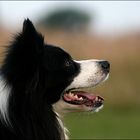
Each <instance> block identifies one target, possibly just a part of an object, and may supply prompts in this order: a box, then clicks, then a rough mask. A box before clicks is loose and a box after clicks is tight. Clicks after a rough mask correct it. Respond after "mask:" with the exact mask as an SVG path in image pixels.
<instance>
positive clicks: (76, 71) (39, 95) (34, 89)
mask: <svg viewBox="0 0 140 140" xmlns="http://www.w3.org/2000/svg"><path fill="white" fill-rule="evenodd" d="M109 67H110V65H109V62H108V61H104V60H94V59H92V60H84V61H75V60H73V59H72V57H71V56H70V55H69V54H68V53H67V52H65V51H64V50H62V49H61V48H59V47H57V46H53V45H49V44H45V43H44V38H43V36H42V35H41V34H40V33H38V32H37V31H36V29H35V27H34V25H33V24H32V22H31V21H30V20H29V19H26V20H25V21H24V23H23V29H22V31H21V33H19V34H18V35H17V36H16V37H15V39H14V41H13V42H12V43H11V45H10V46H9V48H8V50H7V53H6V57H5V59H4V62H3V64H2V67H1V76H0V140H62V139H68V137H67V135H66V131H67V130H66V129H65V128H64V127H63V124H62V122H61V120H60V118H59V115H58V113H56V112H57V110H58V112H59V111H60V108H62V110H72V111H74V110H79V111H97V110H99V109H100V108H101V107H102V104H103V98H102V97H100V96H97V95H93V94H90V93H87V92H84V91H81V90H79V89H81V88H88V87H94V86H96V85H98V84H99V83H101V82H102V81H105V80H106V79H107V77H108V75H109Z"/></svg>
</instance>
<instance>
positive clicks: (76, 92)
mask: <svg viewBox="0 0 140 140" xmlns="http://www.w3.org/2000/svg"><path fill="white" fill-rule="evenodd" d="M71 93H74V94H76V95H79V96H80V95H81V96H84V97H87V98H88V99H90V100H94V99H95V98H96V97H97V96H96V95H94V94H91V93H88V92H84V91H72V92H71Z"/></svg>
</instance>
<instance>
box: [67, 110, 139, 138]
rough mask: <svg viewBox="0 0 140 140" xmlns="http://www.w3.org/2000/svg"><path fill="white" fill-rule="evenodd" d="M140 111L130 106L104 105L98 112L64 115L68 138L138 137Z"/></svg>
mask: <svg viewBox="0 0 140 140" xmlns="http://www.w3.org/2000/svg"><path fill="white" fill-rule="evenodd" d="M139 118H140V111H139V110H138V108H137V109H133V108H131V107H122V108H121V107H117V108H109V107H105V108H104V109H103V110H102V111H100V112H99V113H90V114H89V113H71V114H68V115H66V116H65V124H66V126H67V127H68V129H69V130H70V139H140V133H139V130H140V119H139Z"/></svg>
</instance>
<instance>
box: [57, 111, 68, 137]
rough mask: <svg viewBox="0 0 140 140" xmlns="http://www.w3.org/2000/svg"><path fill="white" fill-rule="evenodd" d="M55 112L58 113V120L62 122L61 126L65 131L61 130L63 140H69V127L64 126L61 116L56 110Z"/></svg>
mask: <svg viewBox="0 0 140 140" xmlns="http://www.w3.org/2000/svg"><path fill="white" fill-rule="evenodd" d="M55 113H56V114H57V120H58V122H59V124H60V126H61V128H62V130H63V132H61V139H62V140H69V137H68V133H69V131H68V129H67V128H66V127H64V125H63V122H62V121H61V119H60V117H61V116H60V115H59V114H58V113H57V112H55Z"/></svg>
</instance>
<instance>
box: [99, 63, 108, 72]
mask: <svg viewBox="0 0 140 140" xmlns="http://www.w3.org/2000/svg"><path fill="white" fill-rule="evenodd" d="M99 64H100V65H101V67H102V69H103V70H104V71H106V72H109V69H110V64H109V62H108V61H100V62H99Z"/></svg>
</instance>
